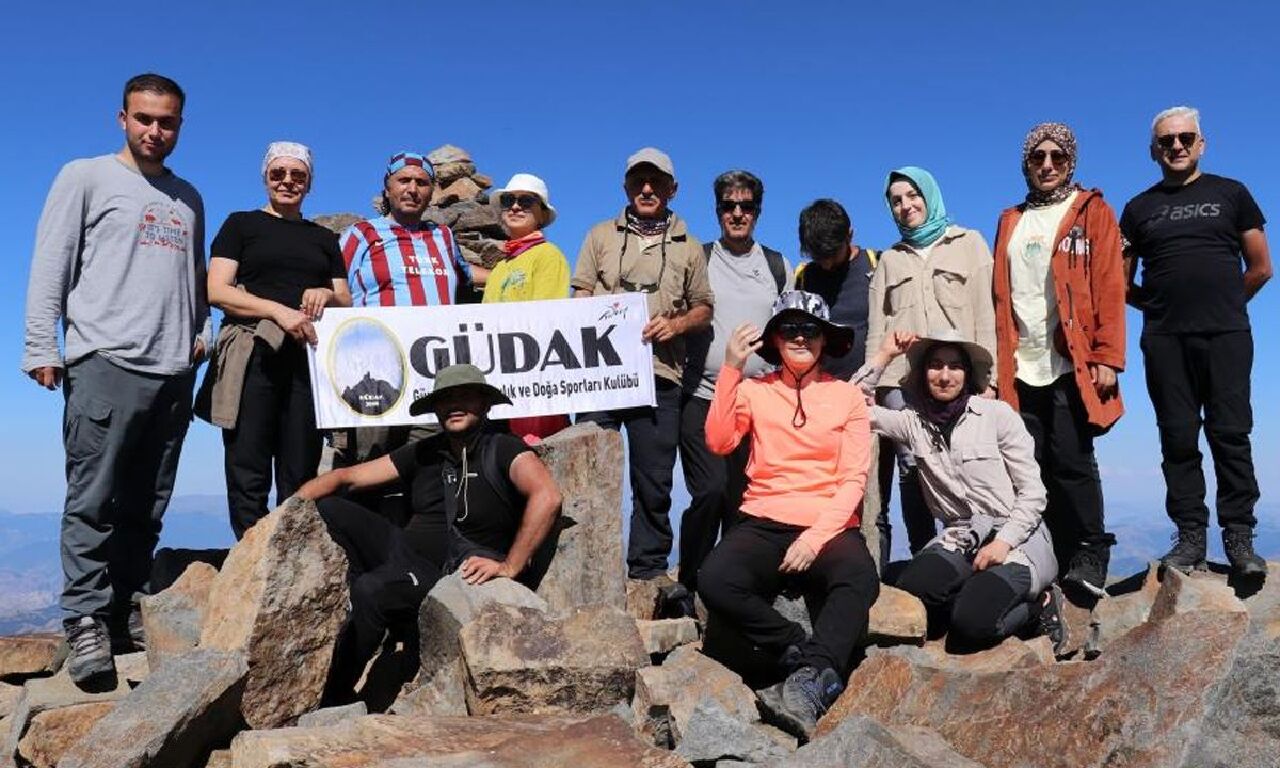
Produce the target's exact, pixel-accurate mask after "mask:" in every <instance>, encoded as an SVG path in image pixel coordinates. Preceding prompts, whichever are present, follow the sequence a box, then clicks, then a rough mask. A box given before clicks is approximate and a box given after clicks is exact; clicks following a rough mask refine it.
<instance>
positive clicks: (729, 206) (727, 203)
mask: <svg viewBox="0 0 1280 768" xmlns="http://www.w3.org/2000/svg"><path fill="white" fill-rule="evenodd" d="M738 208H741V209H742V212H743V213H745V214H747V215H748V216H750V215H751V214H753V213H755V212H756V211H758V210H760V206H758V205H756V201H755V200H721V201H719V202H717V203H716V213H719V214H721V215H723V214H726V213H733V212H734V210H736V209H738Z"/></svg>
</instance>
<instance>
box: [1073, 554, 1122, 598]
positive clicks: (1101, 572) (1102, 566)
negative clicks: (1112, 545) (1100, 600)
mask: <svg viewBox="0 0 1280 768" xmlns="http://www.w3.org/2000/svg"><path fill="white" fill-rule="evenodd" d="M1110 563H1111V551H1110V550H1109V549H1108V548H1107V547H1097V548H1095V547H1084V548H1082V549H1081V550H1080V551H1078V552H1076V554H1075V556H1074V557H1072V558H1071V567H1070V568H1069V569H1068V570H1067V575H1066V576H1063V577H1062V580H1063V581H1064V582H1066V583H1068V584H1075V585H1077V586H1079V587H1083V588H1084V589H1086V590H1088V591H1089V592H1092V593H1093V594H1095V595H1097V596H1098V597H1102V596H1104V595H1106V594H1107V566H1108V565H1109V564H1110Z"/></svg>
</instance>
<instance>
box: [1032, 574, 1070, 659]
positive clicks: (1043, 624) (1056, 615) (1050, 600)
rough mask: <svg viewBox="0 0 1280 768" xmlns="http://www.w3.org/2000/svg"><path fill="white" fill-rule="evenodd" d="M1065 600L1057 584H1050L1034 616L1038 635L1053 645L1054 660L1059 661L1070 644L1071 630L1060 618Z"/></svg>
mask: <svg viewBox="0 0 1280 768" xmlns="http://www.w3.org/2000/svg"><path fill="white" fill-rule="evenodd" d="M1065 600H1066V598H1065V597H1063V596H1062V588H1061V587H1059V586H1058V585H1057V584H1050V585H1049V588H1048V589H1046V590H1045V591H1044V596H1043V597H1042V598H1041V600H1040V611H1039V615H1037V616H1036V624H1037V625H1038V627H1039V629H1040V634H1042V635H1044V636H1045V637H1047V638H1049V641H1050V642H1052V643H1053V655H1054V658H1059V659H1060V658H1062V657H1063V655H1065V654H1066V651H1067V647H1068V645H1069V644H1070V643H1071V630H1070V628H1069V627H1068V626H1067V622H1066V620H1065V619H1064V618H1063V617H1062V606H1063V603H1064V602H1065Z"/></svg>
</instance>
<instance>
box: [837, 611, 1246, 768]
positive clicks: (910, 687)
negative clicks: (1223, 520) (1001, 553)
mask: <svg viewBox="0 0 1280 768" xmlns="http://www.w3.org/2000/svg"><path fill="white" fill-rule="evenodd" d="M1246 628H1247V619H1246V617H1245V616H1244V614H1241V613H1233V612H1222V611H1212V612H1210V611H1200V612H1194V613H1180V614H1175V615H1172V616H1170V617H1169V618H1167V619H1165V620H1164V621H1160V622H1149V623H1147V624H1143V625H1142V626H1140V627H1138V628H1137V629H1135V630H1133V631H1132V632H1130V633H1129V634H1128V635H1126V636H1125V637H1123V638H1121V639H1120V640H1118V641H1117V642H1116V643H1115V644H1114V645H1113V646H1112V647H1111V649H1109V651H1108V653H1106V654H1105V655H1103V656H1102V657H1101V658H1100V659H1099V660H1098V661H1096V662H1093V663H1069V664H1054V665H1049V666H1046V667H1036V668H1032V669H1027V670H1014V671H1006V672H998V673H975V672H968V671H956V670H952V669H945V668H944V669H938V668H932V667H926V666H921V665H918V664H913V663H912V662H911V661H909V660H908V659H906V658H904V657H903V656H901V655H894V654H888V653H884V654H877V655H874V656H871V657H870V658H868V659H867V660H866V661H865V662H864V663H863V664H862V665H861V667H860V668H859V669H858V670H857V671H856V672H855V673H854V674H853V676H852V677H851V678H850V680H849V685H848V687H847V688H846V690H845V692H844V694H843V695H841V697H840V699H839V700H838V701H837V702H836V704H835V705H834V706H833V707H832V709H831V711H830V712H829V713H828V714H827V715H826V717H824V718H823V720H822V721H821V722H820V723H819V726H818V735H820V736H821V735H823V734H826V733H830V732H831V731H833V730H834V729H835V728H836V727H837V726H838V725H839V724H840V722H841V721H842V720H845V719H846V718H849V717H851V716H858V715H865V716H868V717H872V718H874V719H876V720H878V721H880V722H882V723H884V724H886V725H889V726H901V725H914V726H922V727H928V728H932V729H934V730H936V731H937V732H938V733H939V734H940V735H941V736H942V737H943V738H944V739H946V740H947V741H948V742H950V743H951V745H952V746H953V747H954V748H955V750H956V751H957V752H959V753H961V754H963V755H965V756H966V757H968V758H969V759H972V760H976V761H981V762H982V763H983V764H984V765H987V766H988V767H989V768H1015V767H1020V766H1025V765H1027V764H1028V763H1027V760H1028V759H1030V756H1035V759H1036V761H1038V762H1037V763H1036V764H1037V765H1038V766H1043V768H1051V767H1052V766H1064V768H1065V767H1066V766H1070V768H1086V767H1088V766H1116V765H1125V766H1131V767H1132V768H1138V767H1139V766H1150V767H1151V768H1157V766H1159V767H1160V768H1164V767H1166V766H1189V765H1194V764H1195V763H1187V762H1185V761H1184V758H1185V756H1186V754H1187V751H1188V748H1189V747H1190V746H1191V744H1192V743H1193V742H1195V741H1197V740H1199V739H1200V738H1202V733H1203V731H1205V730H1206V723H1207V720H1208V719H1209V717H1210V715H1212V714H1213V712H1214V711H1215V709H1216V708H1217V705H1218V702H1217V701H1216V691H1217V689H1218V687H1219V686H1220V685H1221V684H1222V683H1223V681H1224V680H1226V679H1228V677H1229V673H1230V672H1231V670H1232V667H1233V664H1234V663H1235V660H1236V649H1237V645H1238V644H1239V642H1240V639H1241V638H1242V637H1243V636H1244V633H1245V631H1246ZM957 702H963V706H957Z"/></svg>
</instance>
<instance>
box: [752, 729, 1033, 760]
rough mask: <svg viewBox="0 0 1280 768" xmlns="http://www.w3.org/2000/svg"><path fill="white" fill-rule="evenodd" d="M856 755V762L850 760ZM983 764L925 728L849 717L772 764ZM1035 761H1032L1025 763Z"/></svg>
mask: <svg viewBox="0 0 1280 768" xmlns="http://www.w3.org/2000/svg"><path fill="white" fill-rule="evenodd" d="M855 758H856V763H853V762H851V760H853V759H855ZM855 764H856V765H857V766H858V768H984V766H982V765H981V764H979V763H975V762H974V761H972V760H970V759H969V758H967V757H965V756H964V755H961V754H960V753H959V752H956V751H955V750H954V749H952V747H951V745H950V744H948V743H947V741H946V740H945V739H943V738H942V737H941V736H939V735H938V734H937V733H936V732H934V731H931V730H929V729H928V728H920V727H916V726H910V725H905V726H903V725H900V726H886V725H883V724H881V723H878V722H876V721H875V720H872V719H871V718H869V717H849V718H847V719H845V720H842V721H840V724H839V725H838V726H836V727H835V728H834V729H833V730H832V731H831V732H829V733H827V734H826V735H825V736H823V737H821V738H819V739H816V740H814V741H811V742H809V743H808V744H806V745H804V746H803V747H801V748H800V749H799V750H797V751H796V753H795V754H794V755H791V756H788V757H786V758H784V759H782V760H780V761H778V762H775V763H772V764H771V768H847V766H850V765H855ZM1024 764H1025V765H1034V764H1035V763H1034V762H1028V763H1024Z"/></svg>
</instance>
